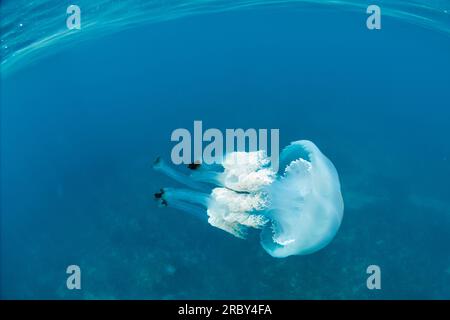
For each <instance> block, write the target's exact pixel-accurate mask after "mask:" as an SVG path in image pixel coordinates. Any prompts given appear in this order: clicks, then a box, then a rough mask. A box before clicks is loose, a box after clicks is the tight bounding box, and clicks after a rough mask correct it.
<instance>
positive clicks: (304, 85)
mask: <svg viewBox="0 0 450 320" xmlns="http://www.w3.org/2000/svg"><path fill="white" fill-rule="evenodd" d="M365 19H366V15H364V14H356V13H353V14H349V13H344V12H341V11H338V10H328V11H325V10H305V9H302V10H300V9H295V8H285V9H273V8H272V9H270V10H269V9H253V10H251V11H242V12H233V13H224V14H210V15H203V16H196V17H190V18H184V19H180V20H176V21H171V22H165V23H160V24H154V25H149V26H146V27H141V28H139V29H133V30H129V31H126V32H121V33H116V34H115V35H112V36H108V37H104V38H98V39H95V40H91V41H90V42H86V43H79V44H77V45H75V46H73V47H71V48H70V49H68V50H66V51H64V52H61V53H58V54H55V55H52V56H49V57H48V58H46V59H43V60H41V61H40V62H38V63H36V64H34V65H32V66H30V67H28V68H27V69H23V70H21V71H20V72H17V73H15V74H13V75H11V76H9V77H8V78H6V79H2V95H1V104H2V110H1V111H2V114H1V117H2V119H1V121H2V122H1V125H2V127H1V139H2V140H1V144H2V145H1V151H2V152H1V214H2V225H1V291H0V292H1V297H2V298H157V299H171V298H191V299H192V298H208V299H209V298H288V299H298V298H312V299H320V298H338V299H340V298H357V299H371V298H406V299H408V298H450V253H449V252H450V250H449V243H450V209H449V208H450V201H449V199H450V197H449V196H450V188H449V187H448V182H449V180H450V166H449V156H450V142H449V138H448V137H449V136H450V102H449V101H450V59H448V57H449V53H450V41H449V38H448V36H447V35H444V34H439V33H437V32H433V31H428V30H425V29H421V28H418V27H415V26H412V25H409V24H402V23H400V22H397V21H395V20H392V19H389V18H383V28H382V30H380V31H369V30H367V28H366V27H365ZM194 120H202V121H203V124H204V127H205V128H211V127H215V128H220V129H225V128H279V129H280V135H281V141H280V142H281V143H280V145H281V146H282V147H283V146H285V145H287V144H288V143H289V142H290V141H293V140H298V139H310V140H312V141H314V142H315V143H316V144H317V145H318V146H319V148H321V150H322V151H323V152H324V153H325V154H326V155H327V156H328V157H329V158H330V159H331V160H332V161H333V163H334V164H335V166H336V167H337V170H338V172H339V174H340V179H341V183H342V189H343V195H344V202H345V205H346V209H345V213H344V220H343V225H342V227H341V229H340V231H339V233H338V235H337V237H336V238H335V240H334V241H333V242H332V243H331V244H330V245H329V246H328V247H326V248H325V249H324V250H322V251H320V252H318V253H316V254H313V255H310V256H298V257H290V258H286V259H274V258H271V257H270V256H268V255H267V254H266V253H265V252H264V251H263V249H262V248H261V247H260V245H259V243H258V237H257V235H256V234H255V235H254V236H252V237H251V239H249V240H248V241H242V240H239V239H236V238H233V237H232V236H231V235H229V234H227V233H225V232H223V231H221V230H218V229H215V228H212V227H210V226H208V225H206V224H201V223H199V222H198V221H196V220H195V219H192V218H191V217H189V216H187V215H185V214H183V213H181V212H177V211H171V210H169V209H167V210H163V209H160V208H157V206H156V204H155V203H154V201H153V199H152V193H153V192H154V191H155V190H158V189H159V188H160V187H161V186H166V185H172V184H173V183H172V182H171V181H168V180H167V179H166V178H164V177H161V176H159V175H157V174H156V173H154V172H152V170H151V162H152V160H153V159H154V158H155V157H156V156H158V155H162V156H164V157H166V158H169V156H170V150H171V148H172V146H173V144H172V143H171V142H170V134H171V132H172V130H174V129H176V128H188V129H191V128H192V125H193V121H194ZM69 264H78V265H80V267H81V269H82V290H81V291H78V292H73V291H68V290H67V289H66V288H65V280H66V274H65V268H66V267H67V266H68V265H69ZM370 264H377V265H380V267H381V268H382V290H381V291H377V292H373V291H369V290H367V288H366V278H367V275H366V273H365V270H366V268H367V266H368V265H370Z"/></svg>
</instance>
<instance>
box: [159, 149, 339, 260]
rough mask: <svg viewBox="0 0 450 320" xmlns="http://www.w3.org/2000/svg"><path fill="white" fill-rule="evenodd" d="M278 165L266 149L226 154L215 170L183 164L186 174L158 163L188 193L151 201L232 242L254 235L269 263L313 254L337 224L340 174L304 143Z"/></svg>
mask: <svg viewBox="0 0 450 320" xmlns="http://www.w3.org/2000/svg"><path fill="white" fill-rule="evenodd" d="M279 163H280V166H279V170H278V171H275V170H274V167H273V166H271V165H270V159H269V157H267V155H266V153H265V151H264V150H259V151H253V152H231V153H229V154H227V155H225V157H224V160H223V162H222V163H221V164H220V165H219V166H208V165H200V166H199V165H196V166H188V167H189V168H190V169H191V173H190V174H184V173H181V172H179V171H178V170H175V169H173V168H172V167H170V166H168V165H167V164H165V163H164V162H163V161H162V160H161V159H160V158H158V159H157V161H156V162H155V165H154V169H155V170H157V171H160V172H162V173H164V174H166V175H167V176H169V177H170V178H172V179H174V180H176V181H177V182H179V183H181V184H184V185H185V186H187V187H189V188H163V189H161V191H160V192H158V193H155V199H156V200H157V201H158V202H159V203H160V204H161V205H162V206H167V207H173V208H175V209H178V210H181V211H184V212H187V213H190V214H192V215H194V216H196V217H198V218H200V219H202V220H204V221H207V222H208V223H209V224H210V225H212V226H214V227H216V228H219V229H222V230H224V231H226V232H228V233H230V234H232V235H234V236H236V237H238V238H242V239H245V238H246V237H247V233H248V231H249V230H250V229H260V230H261V245H262V247H263V248H264V250H265V251H266V252H267V253H268V254H270V255H271V256H273V257H277V258H283V257H287V256H291V255H304V254H310V253H313V252H315V251H317V250H320V249H322V248H323V247H325V246H326V245H327V244H328V243H329V242H330V241H331V240H332V239H333V237H334V236H335V235H336V232H337V231H338V229H339V226H340V224H341V221H342V216H343V210H344V204H343V200H342V196H341V190H340V183H339V178H338V174H337V172H336V169H335V167H334V166H333V164H332V163H331V161H330V160H328V158H326V157H325V156H324V155H323V154H322V152H321V151H320V150H319V149H318V148H317V147H316V145H315V144H314V143H312V142H311V141H307V140H300V141H295V142H292V143H291V144H290V145H289V146H287V147H286V148H284V149H283V151H282V152H281V155H280V159H279Z"/></svg>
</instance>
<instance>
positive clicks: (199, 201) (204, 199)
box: [161, 188, 210, 209]
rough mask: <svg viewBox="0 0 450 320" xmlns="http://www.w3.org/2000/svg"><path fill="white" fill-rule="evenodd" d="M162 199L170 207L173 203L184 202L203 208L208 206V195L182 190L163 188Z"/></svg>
mask: <svg viewBox="0 0 450 320" xmlns="http://www.w3.org/2000/svg"><path fill="white" fill-rule="evenodd" d="M161 198H162V199H164V200H166V201H167V202H168V204H169V205H170V204H171V202H173V201H184V202H189V203H192V204H195V205H199V206H202V207H204V208H205V209H206V208H207V207H208V205H209V201H210V199H209V194H207V193H203V192H198V191H193V190H190V189H182V188H164V189H163V194H162V196H161Z"/></svg>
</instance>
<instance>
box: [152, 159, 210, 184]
mask: <svg viewBox="0 0 450 320" xmlns="http://www.w3.org/2000/svg"><path fill="white" fill-rule="evenodd" d="M153 169H155V170H156V171H159V172H161V173H163V174H165V175H166V176H168V177H169V178H172V179H173V180H175V181H177V182H179V183H181V184H184V185H185V186H187V187H190V188H193V189H196V190H200V191H206V192H207V191H208V189H209V188H208V187H207V186H205V185H203V184H201V183H200V182H196V181H193V180H192V179H191V178H190V177H189V176H188V175H185V174H183V173H181V172H178V171H177V170H175V169H173V168H172V167H170V166H169V165H167V164H166V162H165V161H164V160H163V159H162V158H161V157H158V158H156V160H155V162H154V163H153Z"/></svg>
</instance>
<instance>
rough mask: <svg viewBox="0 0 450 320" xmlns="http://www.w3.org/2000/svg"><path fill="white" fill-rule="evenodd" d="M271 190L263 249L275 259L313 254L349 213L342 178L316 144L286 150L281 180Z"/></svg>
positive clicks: (305, 143) (295, 145) (298, 144)
mask: <svg viewBox="0 0 450 320" xmlns="http://www.w3.org/2000/svg"><path fill="white" fill-rule="evenodd" d="M267 191H268V194H269V195H268V197H269V199H270V201H271V204H270V206H269V207H268V208H269V209H268V210H267V213H266V215H267V217H268V218H269V219H270V222H269V223H268V224H266V225H265V227H264V229H263V231H262V232H261V245H262V247H263V248H264V249H265V250H266V251H267V253H269V254H270V255H271V256H273V257H279V258H282V257H287V256H290V255H304V254H310V253H313V252H315V251H318V250H320V249H322V248H323V247H325V246H326V245H327V244H328V243H329V242H330V241H331V240H332V239H333V238H334V236H335V235H336V232H337V231H338V229H339V227H340V224H341V221H342V217H343V212H344V202H343V199H342V195H341V188H340V183H339V177H338V174H337V171H336V169H335V167H334V165H333V164H332V163H331V161H330V160H329V159H328V158H327V157H325V155H324V154H323V153H322V152H321V151H320V150H319V148H317V147H316V145H315V144H314V143H312V142H311V141H307V140H300V141H295V142H292V143H291V144H290V145H289V146H287V147H286V148H285V149H283V151H282V152H281V155H280V170H279V172H278V178H277V179H276V180H275V181H274V182H273V183H272V184H271V185H270V187H269V188H268V190H267Z"/></svg>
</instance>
